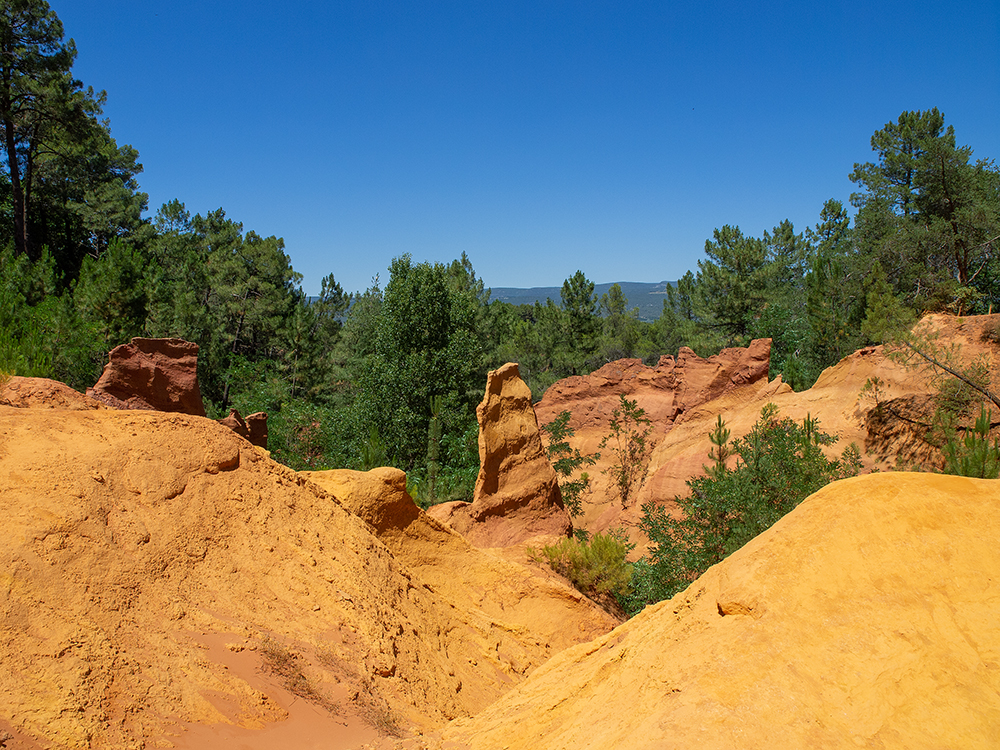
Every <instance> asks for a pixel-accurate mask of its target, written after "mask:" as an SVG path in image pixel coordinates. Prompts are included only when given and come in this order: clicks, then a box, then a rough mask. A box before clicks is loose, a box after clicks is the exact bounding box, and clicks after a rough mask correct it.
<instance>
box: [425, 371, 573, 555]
mask: <svg viewBox="0 0 1000 750" xmlns="http://www.w3.org/2000/svg"><path fill="white" fill-rule="evenodd" d="M476 417H477V418H478V419H479V476H478V478H477V479H476V490H475V494H474V496H473V501H472V503H471V504H468V503H445V504H442V505H436V506H432V508H431V511H430V513H431V515H432V516H433V517H434V518H436V519H438V520H440V521H442V522H444V523H447V524H448V525H449V526H451V527H452V528H453V529H455V530H456V531H458V532H459V533H460V534H462V535H463V536H464V537H465V538H466V539H468V540H469V541H470V542H472V543H473V544H474V545H476V546H477V547H511V546H514V545H517V544H520V543H522V542H525V541H527V540H529V539H533V538H536V537H550V538H552V537H565V536H568V535H569V534H570V532H571V531H572V523H571V521H570V517H569V513H567V511H566V508H565V507H564V506H563V503H562V498H561V496H560V494H559V482H558V478H557V477H556V473H555V471H554V470H553V469H552V466H551V464H549V461H548V458H547V457H546V455H545V449H544V448H543V447H542V439H541V436H540V435H539V431H538V420H537V419H536V418H535V411H534V409H533V408H532V406H531V390H530V389H529V388H528V386H527V385H526V384H525V383H524V381H523V380H521V376H520V373H519V371H518V367H517V365H516V364H511V363H508V364H506V365H504V366H503V367H501V368H499V369H497V370H493V371H492V372H490V373H489V375H488V376H487V379H486V395H485V396H484V397H483V400H482V402H481V403H480V404H479V406H478V407H477V408H476Z"/></svg>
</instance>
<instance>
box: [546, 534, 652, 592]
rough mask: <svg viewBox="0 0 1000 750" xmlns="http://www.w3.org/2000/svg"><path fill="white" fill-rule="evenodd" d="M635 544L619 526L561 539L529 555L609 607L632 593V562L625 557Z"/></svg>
mask: <svg viewBox="0 0 1000 750" xmlns="http://www.w3.org/2000/svg"><path fill="white" fill-rule="evenodd" d="M634 548H635V545H634V544H632V543H631V542H629V541H628V537H627V536H626V535H625V532H624V531H623V530H621V529H612V530H611V531H609V532H608V533H607V534H600V533H598V534H594V535H593V536H591V537H590V539H589V540H586V541H582V540H579V539H563V540H561V541H560V542H558V543H557V544H553V545H546V546H544V547H542V549H541V551H540V552H538V551H535V550H531V551H530V553H531V554H532V557H533V558H534V559H535V560H537V561H539V562H547V563H548V564H549V566H550V567H551V568H552V569H553V570H554V571H556V572H557V573H559V574H560V575H563V576H565V577H566V578H568V579H569V580H570V582H571V583H572V584H573V585H574V586H575V587H576V588H577V589H578V590H579V591H581V592H583V593H584V594H586V595H587V596H589V597H591V598H592V599H594V601H596V602H598V603H600V604H602V605H604V606H605V607H608V606H609V605H611V608H612V609H618V608H620V607H623V603H625V602H627V601H628V600H629V597H630V596H631V593H632V587H631V581H632V565H631V564H630V563H629V562H628V561H627V560H626V558H627V557H628V554H629V552H631V551H632V550H633V549H634Z"/></svg>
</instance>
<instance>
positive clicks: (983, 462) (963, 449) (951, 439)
mask: <svg viewBox="0 0 1000 750" xmlns="http://www.w3.org/2000/svg"><path fill="white" fill-rule="evenodd" d="M992 416H993V413H992V412H991V411H987V409H986V407H985V406H982V407H980V411H979V417H978V418H977V419H976V423H975V425H974V426H973V427H972V429H970V430H966V431H965V435H964V436H962V437H959V434H958V430H957V429H956V430H954V431H953V432H952V434H951V435H950V436H948V438H947V440H946V441H945V443H944V445H943V446H942V449H941V452H942V453H943V454H944V469H943V473H945V474H957V475H959V476H963V477H978V478H979V479H996V478H997V477H998V476H1000V438H994V439H993V442H990V429H991V428H992V426H993V425H992Z"/></svg>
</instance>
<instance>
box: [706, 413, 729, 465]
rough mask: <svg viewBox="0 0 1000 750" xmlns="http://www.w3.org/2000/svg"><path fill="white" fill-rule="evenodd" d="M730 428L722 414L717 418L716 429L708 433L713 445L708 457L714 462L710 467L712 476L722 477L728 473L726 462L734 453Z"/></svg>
mask: <svg viewBox="0 0 1000 750" xmlns="http://www.w3.org/2000/svg"><path fill="white" fill-rule="evenodd" d="M729 436H730V432H729V428H728V427H726V423H725V421H724V420H723V419H722V415H721V414H719V415H718V416H717V417H716V418H715V429H714V430H712V431H711V432H710V433H708V440H709V442H710V443H711V444H712V447H711V448H710V449H709V451H708V457H709V459H711V460H712V461H713V462H714V463H713V464H712V466H710V467H709V468H708V475H709V476H710V477H715V478H718V477H721V476H722V475H723V474H725V473H726V462H727V461H728V460H729V457H730V456H731V455H733V450H732V448H731V447H730V446H729Z"/></svg>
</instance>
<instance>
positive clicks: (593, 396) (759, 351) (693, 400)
mask: <svg viewBox="0 0 1000 750" xmlns="http://www.w3.org/2000/svg"><path fill="white" fill-rule="evenodd" d="M770 357H771V339H755V340H754V341H753V342H751V344H750V346H749V347H746V348H733V349H723V350H722V351H721V352H719V353H718V354H715V355H713V356H711V357H709V358H708V359H702V358H701V357H699V356H698V355H697V354H695V353H694V352H693V351H692V350H691V349H689V348H687V347H686V346H683V347H681V349H680V351H679V352H678V354H677V358H676V359H674V358H673V357H670V356H664V357H660V361H659V363H658V364H657V365H656V367H647V366H646V365H644V364H643V363H642V360H640V359H620V360H617V361H615V362H609V363H608V364H606V365H604V367H602V368H601V369H599V370H596V371H594V372H592V373H591V374H590V375H578V376H574V377H569V378H564V379H563V380H559V381H557V382H556V383H554V384H553V385H552V386H551V387H550V388H549V389H548V390H547V391H546V392H545V395H544V396H543V397H542V400H541V401H540V402H539V403H538V405H537V407H536V411H537V413H538V419H539V421H540V422H541V423H542V424H546V423H548V422H551V421H552V420H553V419H555V417H556V416H557V415H558V414H559V413H560V412H562V411H564V410H566V409H569V410H570V411H571V412H572V414H573V417H572V419H571V420H570V427H572V428H573V429H575V430H585V429H587V428H593V427H598V428H603V429H606V428H607V426H608V423H609V422H610V421H611V412H612V410H613V409H614V408H615V406H617V405H618V397H619V396H622V395H624V396H626V397H627V398H629V399H631V400H634V401H636V402H637V403H638V405H639V406H640V407H642V408H643V409H645V411H646V416H648V417H649V418H650V419H651V420H652V421H653V425H654V430H655V431H656V432H657V433H660V434H662V433H663V432H666V430H667V429H668V428H669V427H670V425H672V424H673V423H674V422H675V421H676V420H677V419H678V418H679V417H680V416H681V415H682V414H684V413H685V412H687V411H689V410H690V409H692V408H694V407H696V406H699V405H700V404H704V403H706V402H707V401H711V400H713V399H716V398H718V397H719V396H722V395H723V394H725V393H729V392H730V391H733V390H736V389H738V388H742V387H745V386H757V385H759V384H761V383H762V382H763V383H766V382H767V376H768V367H769V366H770Z"/></svg>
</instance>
